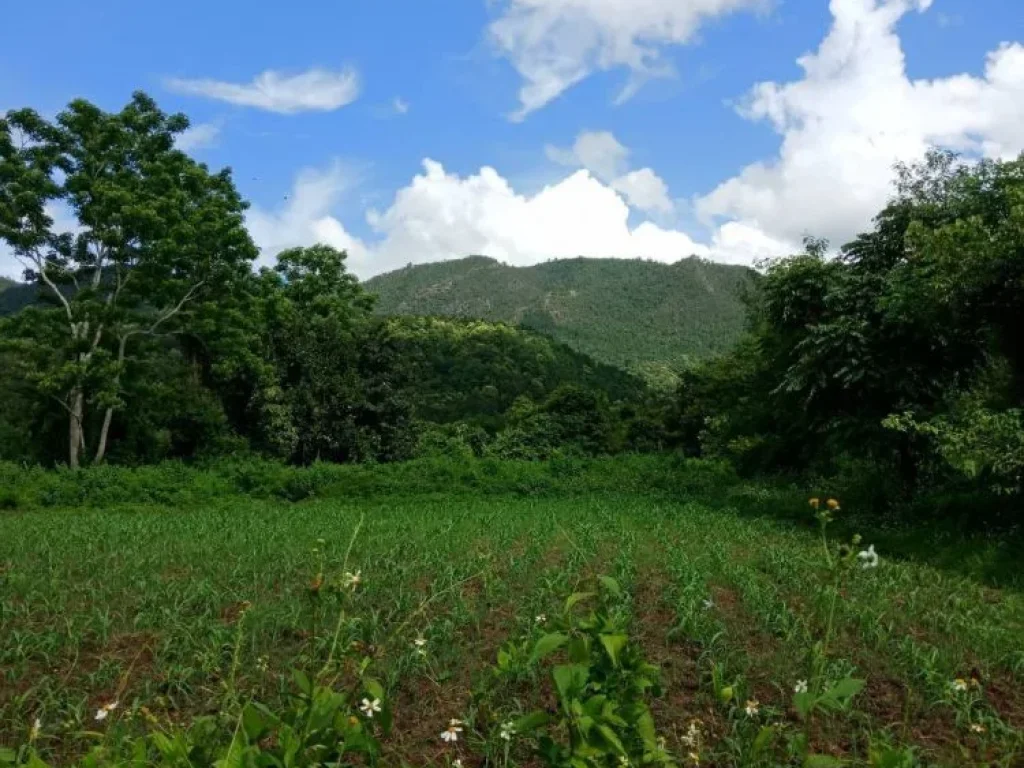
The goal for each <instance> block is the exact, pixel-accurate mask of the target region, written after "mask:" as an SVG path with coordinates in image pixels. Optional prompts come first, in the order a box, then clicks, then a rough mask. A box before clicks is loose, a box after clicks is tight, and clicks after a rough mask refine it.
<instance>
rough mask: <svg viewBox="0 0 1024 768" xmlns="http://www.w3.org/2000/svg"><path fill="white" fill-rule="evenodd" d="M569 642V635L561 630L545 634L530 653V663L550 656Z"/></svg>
mask: <svg viewBox="0 0 1024 768" xmlns="http://www.w3.org/2000/svg"><path fill="white" fill-rule="evenodd" d="M567 642H569V636H568V635H565V634H563V633H561V632H552V633H550V634H547V635H544V636H543V637H542V638H541V639H540V640H538V641H537V644H536V645H535V646H533V653H532V654H530V663H531V664H536V663H537V662H538V661H540V660H541V659H543V658H545V657H547V656H550V655H551V654H552V653H554V652H555V651H557V650H558V649H559V648H561V647H562V646H563V645H565V644H566V643H567Z"/></svg>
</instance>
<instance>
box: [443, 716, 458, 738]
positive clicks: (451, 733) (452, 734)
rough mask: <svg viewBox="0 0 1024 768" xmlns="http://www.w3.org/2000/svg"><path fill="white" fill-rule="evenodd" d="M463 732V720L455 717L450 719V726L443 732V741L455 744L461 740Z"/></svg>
mask: <svg viewBox="0 0 1024 768" xmlns="http://www.w3.org/2000/svg"><path fill="white" fill-rule="evenodd" d="M460 733H462V721H461V720H456V719H455V718H454V717H453V718H452V719H451V720H449V721H448V727H447V728H445V729H444V730H443V731H442V732H441V741H446V742H448V743H449V744H454V743H455V742H456V741H458V740H459V734H460Z"/></svg>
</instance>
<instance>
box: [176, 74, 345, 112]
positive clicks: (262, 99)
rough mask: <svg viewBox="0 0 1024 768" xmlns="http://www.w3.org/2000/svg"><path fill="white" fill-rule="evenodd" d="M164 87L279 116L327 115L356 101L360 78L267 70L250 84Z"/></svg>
mask: <svg viewBox="0 0 1024 768" xmlns="http://www.w3.org/2000/svg"><path fill="white" fill-rule="evenodd" d="M167 87H168V88H170V89H171V90H174V91H177V92H178V93H185V94H189V95H192V96H205V97H207V98H210V99H217V100H218V101H226V102H228V103H230V104H238V105H240V106H244V107H256V108H258V109H266V110H268V111H270V112H279V113H281V114H293V113H296V112H308V111H321V112H329V111H332V110H335V109H338V108H340V107H343V106H345V105H346V104H351V103H352V102H353V101H355V100H356V97H357V96H358V95H359V75H358V74H356V72H355V70H353V69H342V70H339V71H332V70H328V69H319V68H314V69H310V70H308V71H306V72H302V73H300V74H296V75H286V74H283V73H281V72H276V71H274V70H270V69H268V70H267V71H266V72H263V73H261V74H259V75H257V76H256V77H255V78H254V79H253V80H252V82H250V83H229V82H225V81H222V80H211V79H199V80H189V79H183V78H171V79H169V80H168V81H167Z"/></svg>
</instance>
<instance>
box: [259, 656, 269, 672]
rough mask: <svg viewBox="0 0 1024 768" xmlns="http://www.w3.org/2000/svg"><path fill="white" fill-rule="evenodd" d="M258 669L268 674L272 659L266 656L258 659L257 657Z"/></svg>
mask: <svg viewBox="0 0 1024 768" xmlns="http://www.w3.org/2000/svg"><path fill="white" fill-rule="evenodd" d="M256 669H258V670H259V671H260V672H262V673H263V674H266V673H267V671H268V670H269V669H270V660H269V659H268V658H267V657H266V656H260V657H259V658H258V659H256Z"/></svg>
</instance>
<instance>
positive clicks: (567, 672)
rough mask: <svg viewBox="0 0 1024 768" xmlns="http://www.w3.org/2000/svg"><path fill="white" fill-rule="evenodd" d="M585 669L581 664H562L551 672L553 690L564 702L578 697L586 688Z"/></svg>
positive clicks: (586, 670)
mask: <svg viewBox="0 0 1024 768" xmlns="http://www.w3.org/2000/svg"><path fill="white" fill-rule="evenodd" d="M587 672H588V669H587V667H584V666H583V665H582V664H562V665H561V666H557V667H555V668H554V670H553V671H552V673H551V674H552V677H553V678H554V680H555V688H557V689H558V695H559V696H561V697H562V699H564V700H569V699H571V698H574V697H576V696H578V695H579V694H580V693H582V692H583V689H584V688H586V686H587Z"/></svg>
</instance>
